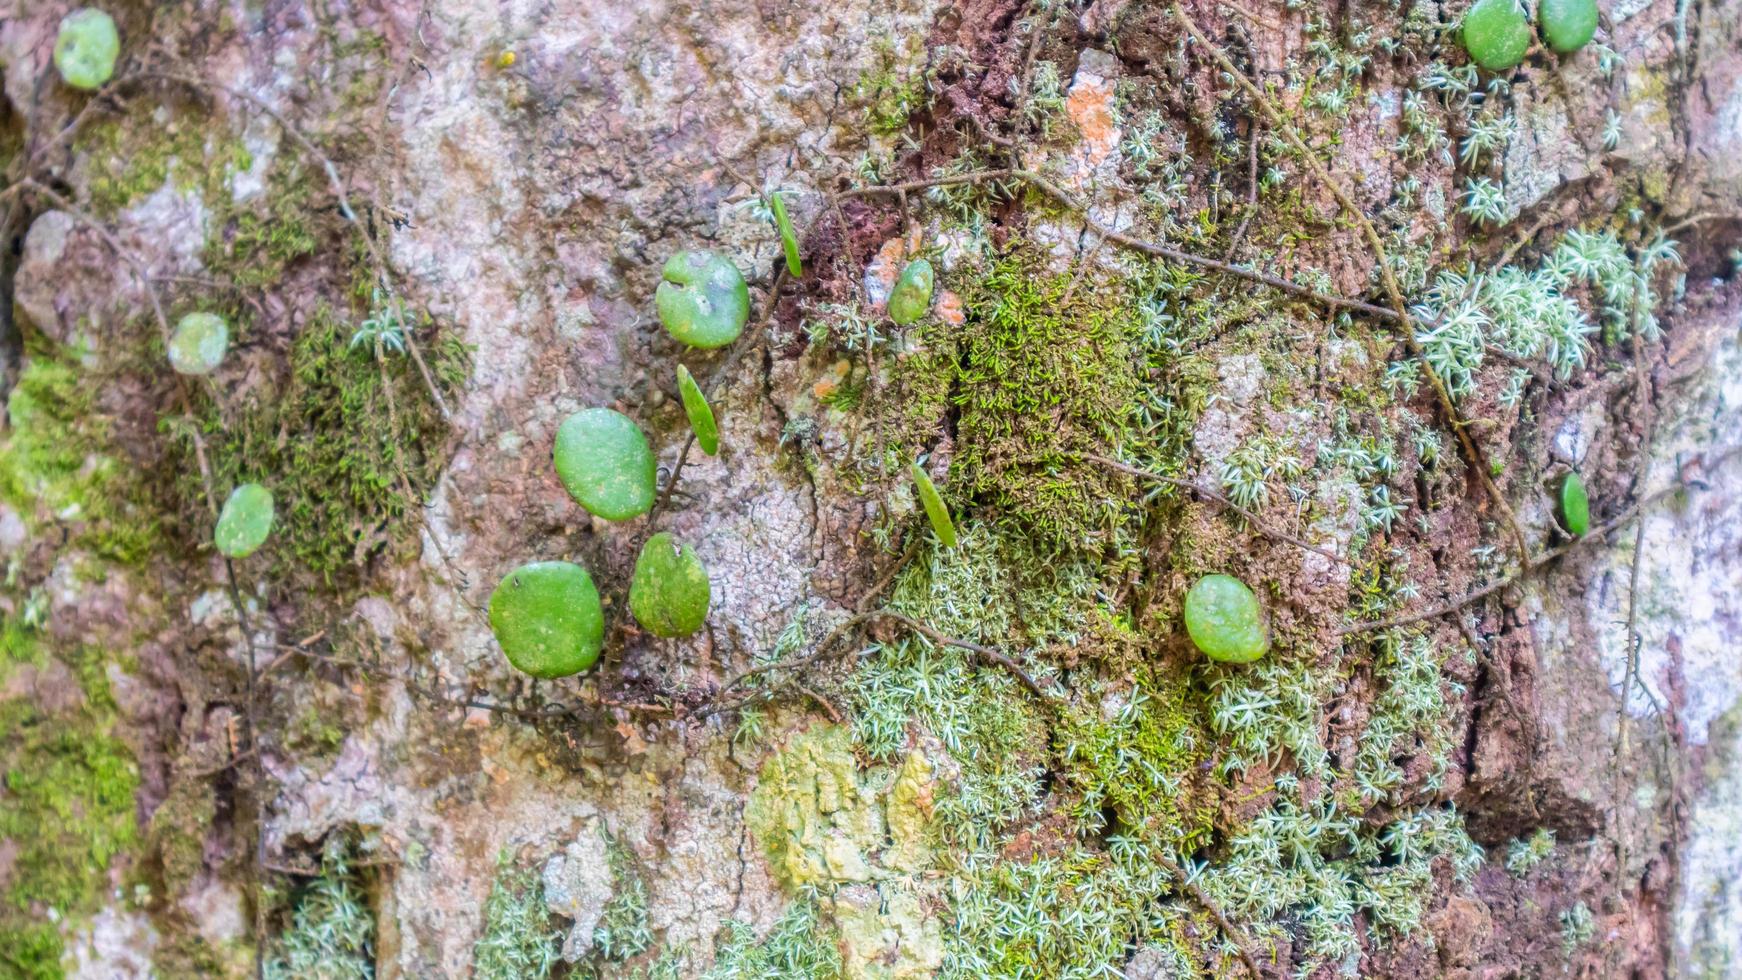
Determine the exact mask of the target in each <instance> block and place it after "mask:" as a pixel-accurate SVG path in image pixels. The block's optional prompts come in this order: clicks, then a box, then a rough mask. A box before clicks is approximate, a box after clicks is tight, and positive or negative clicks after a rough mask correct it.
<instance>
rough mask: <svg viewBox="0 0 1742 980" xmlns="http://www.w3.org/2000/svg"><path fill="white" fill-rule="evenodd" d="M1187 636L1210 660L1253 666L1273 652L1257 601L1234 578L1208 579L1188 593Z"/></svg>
mask: <svg viewBox="0 0 1742 980" xmlns="http://www.w3.org/2000/svg"><path fill="white" fill-rule="evenodd" d="M1185 621H1186V633H1188V634H1189V635H1190V636H1191V638H1192V643H1194V644H1196V646H1197V648H1198V649H1199V650H1201V651H1203V653H1204V656H1206V657H1209V658H1210V659H1211V660H1219V661H1222V662H1224V663H1235V664H1244V663H1251V662H1252V661H1254V660H1257V659H1258V658H1259V657H1262V656H1264V651H1265V650H1267V649H1269V648H1270V635H1269V630H1268V629H1267V628H1266V626H1265V622H1264V610H1263V608H1262V607H1260V606H1259V605H1258V597H1257V596H1255V595H1253V594H1252V590H1251V589H1249V588H1247V587H1246V583H1244V582H1242V581H1240V580H1239V579H1237V578H1234V577H1233V576H1232V575H1206V576H1204V577H1203V578H1201V579H1198V581H1197V584H1195V585H1193V586H1192V587H1191V590H1190V591H1189V592H1187V593H1186V601H1185Z"/></svg>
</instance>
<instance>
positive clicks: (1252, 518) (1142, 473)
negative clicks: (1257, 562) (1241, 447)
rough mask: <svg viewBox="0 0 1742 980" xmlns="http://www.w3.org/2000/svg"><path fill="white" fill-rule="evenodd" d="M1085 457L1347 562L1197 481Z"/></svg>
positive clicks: (1108, 459)
mask: <svg viewBox="0 0 1742 980" xmlns="http://www.w3.org/2000/svg"><path fill="white" fill-rule="evenodd" d="M1086 456H1087V458H1089V459H1091V460H1093V461H1095V462H1097V463H1100V464H1101V465H1102V466H1106V467H1109V468H1111V469H1115V470H1118V471H1119V472H1121V473H1129V474H1131V475H1132V476H1135V477H1138V478H1139V479H1143V480H1154V481H1155V482H1157V483H1166V484H1168V485H1170V486H1176V487H1179V488H1180V489H1182V490H1190V491H1191V492H1192V493H1194V494H1197V495H1198V496H1199V497H1203V498H1204V499H1206V500H1213V501H1215V502H1216V503H1218V504H1221V505H1222V506H1223V507H1226V508H1228V509H1229V510H1231V511H1233V512H1234V513H1236V514H1239V515H1240V516H1241V517H1244V518H1245V519H1246V520H1247V521H1248V522H1249V523H1250V524H1251V525H1252V527H1253V528H1254V529H1255V530H1257V531H1258V533H1259V534H1262V535H1264V536H1265V537H1267V538H1274V539H1275V540H1277V541H1283V542H1286V543H1288V544H1292V545H1294V546H1295V547H1297V548H1301V549H1304V550H1306V551H1310V552H1312V553H1313V554H1315V555H1322V556H1323V557H1325V558H1329V559H1330V560H1331V561H1334V562H1336V563H1337V564H1339V565H1347V564H1349V559H1347V558H1344V557H1343V556H1342V555H1339V554H1337V553H1336V552H1334V551H1331V550H1329V549H1326V548H1321V547H1319V546H1317V545H1315V544H1311V543H1310V542H1307V541H1305V540H1302V539H1301V538H1298V537H1295V536H1294V535H1292V534H1290V533H1288V532H1287V531H1283V530H1281V529H1278V528H1274V527H1271V526H1270V525H1269V524H1267V523H1265V521H1264V518H1262V517H1259V516H1258V515H1257V514H1256V513H1254V512H1252V511H1250V510H1247V509H1246V508H1244V507H1242V506H1240V505H1239V504H1237V503H1235V502H1234V501H1232V500H1229V499H1228V498H1227V497H1225V496H1223V495H1222V494H1219V493H1217V492H1216V491H1214V490H1211V489H1210V488H1208V487H1204V486H1199V485H1198V484H1196V483H1193V482H1192V481H1190V480H1185V479H1181V478H1180V477H1177V476H1167V475H1165V474H1162V473H1156V472H1153V471H1150V470H1145V469H1141V468H1139V467H1136V466H1132V465H1131V464H1129V463H1121V462H1120V461H1118V460H1116V459H1114V458H1112V457H1111V456H1099V455H1096V454H1095V453H1087V454H1086Z"/></svg>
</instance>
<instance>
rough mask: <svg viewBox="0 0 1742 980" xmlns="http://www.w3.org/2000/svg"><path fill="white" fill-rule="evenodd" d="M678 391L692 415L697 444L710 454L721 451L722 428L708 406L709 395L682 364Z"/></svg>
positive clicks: (679, 369) (684, 405) (678, 369)
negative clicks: (715, 420)
mask: <svg viewBox="0 0 1742 980" xmlns="http://www.w3.org/2000/svg"><path fill="white" fill-rule="evenodd" d="M677 393H678V396H679V397H681V398H682V399H683V412H684V414H685V415H688V416H689V417H690V430H691V431H693V432H694V433H695V434H696V445H698V446H700V447H702V452H704V453H707V454H708V455H709V456H712V455H714V454H715V453H717V452H719V451H720V429H719V426H718V425H716V424H715V423H714V410H713V409H712V408H709V407H708V396H706V395H704V394H702V386H701V385H698V384H696V379H695V377H694V376H692V375H691V374H690V369H689V368H687V367H684V366H683V365H682V364H679V365H678V366H677Z"/></svg>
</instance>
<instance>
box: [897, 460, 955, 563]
mask: <svg viewBox="0 0 1742 980" xmlns="http://www.w3.org/2000/svg"><path fill="white" fill-rule="evenodd" d="M907 471H908V473H909V474H911V475H912V476H913V486H914V489H916V490H918V491H919V502H920V503H921V504H923V505H924V506H925V516H926V519H927V520H929V521H931V529H932V530H933V531H935V532H936V533H937V536H938V542H939V543H940V544H942V545H943V546H944V547H946V548H954V547H955V546H956V525H955V523H954V522H952V521H951V520H950V511H949V508H947V507H945V506H944V498H943V497H942V496H941V495H940V494H939V493H938V488H937V487H936V486H934V485H933V484H932V482H931V477H929V476H926V475H925V470H922V469H920V468H919V464H918V463H909V464H908V466H907Z"/></svg>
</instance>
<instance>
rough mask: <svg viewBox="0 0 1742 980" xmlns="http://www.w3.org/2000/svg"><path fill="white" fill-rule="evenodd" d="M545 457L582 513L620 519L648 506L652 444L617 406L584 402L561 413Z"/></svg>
mask: <svg viewBox="0 0 1742 980" xmlns="http://www.w3.org/2000/svg"><path fill="white" fill-rule="evenodd" d="M551 457H552V460H553V461H554V462H555V463H556V475H557V478H558V479H560V480H562V482H563V488H564V489H566V490H568V492H569V496H571V497H573V498H575V503H578V504H580V505H581V506H582V507H585V508H586V509H587V512H588V513H590V514H596V515H598V516H600V517H603V518H604V519H606V520H608V521H626V520H628V519H629V518H631V517H639V516H640V515H642V514H645V513H647V512H648V511H649V510H651V509H652V508H653V496H654V486H655V483H656V482H657V481H658V471H657V464H656V463H655V462H654V458H653V448H652V447H651V446H649V445H648V444H647V437H646V436H645V435H643V434H642V433H641V427H640V426H637V425H636V424H635V423H634V422H632V421H630V419H629V417H628V416H626V415H624V414H622V413H621V412H613V411H612V410H610V409H608V408H589V409H585V410H583V411H579V412H576V413H575V414H573V415H571V416H569V417H568V418H567V419H564V420H563V424H562V425H561V426H558V427H557V430H556V445H555V447H554V448H553V449H552V450H551Z"/></svg>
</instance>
